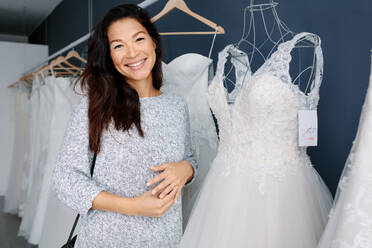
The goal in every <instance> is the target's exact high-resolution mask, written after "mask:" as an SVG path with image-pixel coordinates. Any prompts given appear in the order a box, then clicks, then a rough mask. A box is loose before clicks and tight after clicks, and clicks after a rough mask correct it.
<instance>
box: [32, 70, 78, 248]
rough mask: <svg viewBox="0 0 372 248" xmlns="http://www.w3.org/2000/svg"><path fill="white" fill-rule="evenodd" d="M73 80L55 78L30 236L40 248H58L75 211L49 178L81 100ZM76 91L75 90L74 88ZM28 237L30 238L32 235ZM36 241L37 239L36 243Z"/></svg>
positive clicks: (67, 232) (70, 224)
mask: <svg viewBox="0 0 372 248" xmlns="http://www.w3.org/2000/svg"><path fill="white" fill-rule="evenodd" d="M74 81H75V79H74V78H62V77H59V78H54V83H55V85H56V86H55V92H54V102H55V103H54V110H53V115H52V119H51V126H50V142H49V154H48V159H47V164H46V168H45V180H44V183H43V191H42V193H41V196H40V201H39V205H38V212H37V215H36V216H37V217H36V218H35V221H34V229H33V232H32V233H31V234H32V235H33V236H34V237H35V239H36V238H37V240H38V244H39V246H38V247H39V248H49V247H60V246H62V244H63V243H65V242H66V240H67V237H68V235H69V233H70V230H71V227H72V224H73V223H74V220H75V217H76V212H74V211H73V210H72V209H70V208H68V207H67V206H66V205H64V204H63V203H62V202H61V201H60V200H58V198H57V197H56V196H55V194H54V193H53V192H52V190H51V177H52V173H53V169H54V167H55V164H56V159H57V155H58V151H59V149H60V146H61V143H62V140H63V136H64V133H65V130H66V128H67V124H68V121H69V119H70V115H71V113H72V111H73V110H74V109H75V107H76V106H77V105H78V103H79V102H80V99H81V95H80V93H75V92H74V89H73V85H74ZM76 90H78V87H77V88H76ZM32 235H31V236H32ZM35 241H36V240H35Z"/></svg>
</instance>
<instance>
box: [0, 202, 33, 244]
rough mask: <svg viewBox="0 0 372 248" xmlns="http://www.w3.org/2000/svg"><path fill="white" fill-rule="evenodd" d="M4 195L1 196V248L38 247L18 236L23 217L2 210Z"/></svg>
mask: <svg viewBox="0 0 372 248" xmlns="http://www.w3.org/2000/svg"><path fill="white" fill-rule="evenodd" d="M3 204H4V197H3V196H0V247H1V248H36V247H37V246H33V245H30V244H28V243H27V241H26V240H25V239H24V238H22V237H19V236H17V233H18V227H19V225H20V223H21V219H20V218H18V216H16V215H12V214H6V213H4V212H3V211H2V209H3Z"/></svg>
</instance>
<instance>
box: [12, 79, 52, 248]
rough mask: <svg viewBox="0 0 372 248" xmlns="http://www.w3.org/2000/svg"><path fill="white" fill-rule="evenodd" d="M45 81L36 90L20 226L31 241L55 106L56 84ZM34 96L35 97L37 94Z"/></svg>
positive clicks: (23, 234) (20, 232)
mask: <svg viewBox="0 0 372 248" xmlns="http://www.w3.org/2000/svg"><path fill="white" fill-rule="evenodd" d="M44 82H45V84H44V85H41V86H40V89H38V90H36V91H38V93H37V94H38V95H39V99H35V100H36V101H37V100H38V101H39V102H38V104H35V107H36V106H38V109H35V115H33V116H32V119H33V120H32V121H33V127H32V128H33V132H35V133H34V134H33V138H32V139H31V142H30V145H31V147H32V151H31V162H30V163H31V166H30V168H29V174H28V175H27V181H28V185H27V198H26V201H25V203H24V209H23V215H22V222H21V225H20V227H19V235H20V236H24V237H25V238H26V239H27V240H29V241H30V238H31V232H32V229H33V222H34V219H35V216H36V212H37V206H38V202H39V198H40V193H41V189H42V185H43V179H44V169H45V164H46V160H47V156H48V152H49V147H48V145H49V128H50V119H51V116H52V111H53V106H54V100H53V96H54V87H55V84H54V83H53V82H51V81H50V80H44ZM35 93H36V92H35ZM36 96H37V95H36ZM32 97H35V95H34V96H32ZM33 114H34V113H33ZM31 241H32V240H31ZM31 241H30V242H31ZM32 243H33V242H32Z"/></svg>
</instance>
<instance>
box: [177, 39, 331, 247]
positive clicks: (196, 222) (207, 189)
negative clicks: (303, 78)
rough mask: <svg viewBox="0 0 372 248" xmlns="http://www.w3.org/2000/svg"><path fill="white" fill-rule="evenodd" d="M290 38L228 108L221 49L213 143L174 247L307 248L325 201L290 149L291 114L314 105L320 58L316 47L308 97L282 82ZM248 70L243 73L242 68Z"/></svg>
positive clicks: (212, 89)
mask: <svg viewBox="0 0 372 248" xmlns="http://www.w3.org/2000/svg"><path fill="white" fill-rule="evenodd" d="M314 36H315V35H313V34H310V33H300V34H297V35H296V36H295V37H294V38H293V39H291V40H289V41H286V42H283V43H281V44H279V46H278V48H277V51H275V52H274V53H273V54H272V55H271V57H270V58H269V59H268V60H266V61H265V63H264V64H263V65H262V66H261V67H260V68H259V69H258V70H257V71H256V72H255V73H252V72H251V71H249V75H248V78H249V80H248V81H246V82H244V85H243V86H242V87H241V89H240V91H239V92H238V94H237V96H236V99H235V102H234V104H233V105H230V106H229V105H228V103H227V101H226V89H225V88H224V85H223V77H224V75H223V74H224V65H225V63H226V60H227V56H228V51H229V50H234V47H233V46H232V45H229V46H227V47H226V48H225V49H224V50H223V51H222V52H220V53H219V60H218V65H217V72H216V76H215V77H214V79H213V81H212V82H211V84H210V85H209V88H208V102H209V105H210V107H211V109H212V111H213V113H214V114H215V116H216V118H217V121H218V126H219V137H220V143H219V147H218V152H217V156H216V158H215V159H214V161H213V163H212V165H211V167H210V170H209V173H208V175H207V176H206V178H205V180H204V184H203V187H202V189H201V192H200V194H199V197H198V199H197V201H196V204H195V206H194V209H193V211H192V213H191V217H190V220H189V222H188V225H187V227H186V230H185V233H184V236H183V238H182V241H181V244H180V247H183V248H189V247H202V248H205V247H213V248H218V247H221V248H222V247H223V248H226V247H234V248H239V247H244V248H246V247H255V248H256V247H259V248H283V247H285V248H314V247H316V245H317V242H318V240H319V237H320V235H321V233H322V231H323V228H324V226H325V224H326V221H327V215H328V212H329V209H330V207H331V202H332V201H331V195H330V193H329V191H328V188H327V187H326V186H325V184H324V183H323V181H322V179H321V178H320V176H319V175H318V174H317V172H316V171H315V169H314V168H313V167H312V164H311V161H310V159H309V157H308V155H307V154H306V148H304V147H299V146H298V130H297V129H298V124H297V123H298V120H297V118H298V111H299V110H300V109H313V110H315V109H316V107H317V103H318V100H319V87H320V84H321V76H322V67H323V60H322V59H323V57H322V52H321V48H320V44H319V45H317V46H316V48H315V52H316V59H317V67H316V69H315V79H314V84H313V88H312V91H311V92H310V93H309V94H308V95H305V94H304V93H303V92H302V91H300V89H299V88H298V86H297V85H295V84H293V83H292V81H291V78H290V75H289V62H290V60H291V51H292V49H293V48H294V46H295V44H296V43H297V42H298V41H299V40H300V39H302V38H306V39H309V40H311V38H312V37H314ZM248 67H249V65H248Z"/></svg>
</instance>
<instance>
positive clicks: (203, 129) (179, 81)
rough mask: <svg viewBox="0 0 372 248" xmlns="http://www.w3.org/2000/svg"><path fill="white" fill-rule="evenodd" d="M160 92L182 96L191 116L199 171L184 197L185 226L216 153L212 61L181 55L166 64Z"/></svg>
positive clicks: (192, 134)
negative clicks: (210, 86) (210, 96)
mask: <svg viewBox="0 0 372 248" xmlns="http://www.w3.org/2000/svg"><path fill="white" fill-rule="evenodd" d="M162 68H163V77H164V80H163V86H162V88H161V91H163V92H167V93H174V94H178V95H181V96H183V97H184V98H185V99H186V101H187V104H188V107H189V113H190V131H191V143H192V146H193V150H194V152H195V158H196V160H197V162H198V165H199V168H198V172H197V175H196V179H195V181H194V182H193V183H192V184H191V185H189V186H186V187H185V188H184V190H183V195H182V215H183V225H184V226H186V223H187V221H188V218H189V214H190V212H191V209H192V207H193V205H194V202H195V199H196V196H197V194H198V192H199V191H200V188H201V185H202V183H203V181H204V178H205V176H206V175H207V173H208V171H209V167H210V165H211V163H212V161H213V159H214V157H215V156H216V153H217V145H218V138H217V131H216V128H215V124H214V121H213V117H212V113H211V111H210V109H209V105H208V102H207V96H206V94H207V87H208V79H209V76H210V73H211V72H212V71H213V70H212V69H213V67H212V60H211V59H209V58H207V57H204V56H202V55H200V54H196V53H189V54H184V55H181V56H179V57H177V58H175V59H174V60H172V61H171V62H170V63H169V64H165V63H163V65H162Z"/></svg>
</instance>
